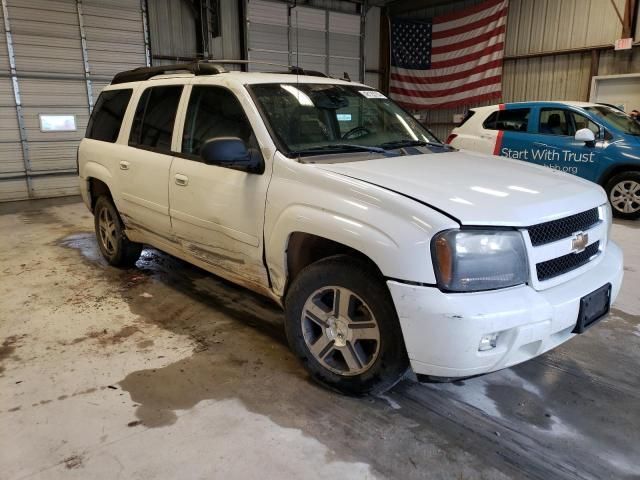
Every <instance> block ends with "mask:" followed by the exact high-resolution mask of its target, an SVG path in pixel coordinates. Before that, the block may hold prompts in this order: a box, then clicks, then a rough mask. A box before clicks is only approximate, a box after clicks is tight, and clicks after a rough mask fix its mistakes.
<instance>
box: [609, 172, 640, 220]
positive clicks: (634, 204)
mask: <svg viewBox="0 0 640 480" xmlns="http://www.w3.org/2000/svg"><path fill="white" fill-rule="evenodd" d="M605 190H606V191H607V196H608V197H609V202H610V203H611V210H612V212H613V215H615V216H616V217H618V218H624V219H627V220H633V219H636V218H640V172H623V173H620V174H618V175H616V176H614V177H613V178H611V180H609V181H608V182H607V185H606V186H605Z"/></svg>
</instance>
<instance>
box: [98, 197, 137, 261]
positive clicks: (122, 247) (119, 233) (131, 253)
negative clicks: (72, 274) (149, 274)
mask: <svg viewBox="0 0 640 480" xmlns="http://www.w3.org/2000/svg"><path fill="white" fill-rule="evenodd" d="M93 210H94V211H93V214H94V225H95V230H96V239H97V240H98V246H99V247H100V251H101V252H102V256H103V257H104V258H105V260H107V262H109V264H110V265H113V266H114V267H125V268H126V267H132V266H133V265H135V263H136V262H137V261H138V259H139V258H140V253H141V252H142V244H140V243H136V242H132V241H130V240H129V239H128V238H127V236H126V235H125V233H124V225H123V224H122V220H120V215H118V211H117V210H116V207H115V205H114V204H113V201H112V200H111V199H110V198H109V197H106V196H102V197H100V198H98V200H97V201H96V206H95V208H94V209H93Z"/></svg>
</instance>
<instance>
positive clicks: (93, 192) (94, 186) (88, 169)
mask: <svg viewBox="0 0 640 480" xmlns="http://www.w3.org/2000/svg"><path fill="white" fill-rule="evenodd" d="M83 170H84V172H83V173H84V177H85V180H86V182H87V192H88V194H89V202H90V207H91V211H93V208H94V207H95V204H96V200H97V199H98V197H99V196H100V195H103V194H106V195H108V196H109V197H110V198H111V199H112V200H113V188H112V183H113V182H112V180H113V177H112V176H111V173H110V172H109V170H108V169H107V168H106V167H105V166H104V165H100V164H99V163H95V162H89V163H87V164H86V165H85V166H84V169H83Z"/></svg>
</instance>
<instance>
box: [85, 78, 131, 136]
mask: <svg viewBox="0 0 640 480" xmlns="http://www.w3.org/2000/svg"><path fill="white" fill-rule="evenodd" d="M132 93H133V90H132V89H130V88H127V89H122V90H107V91H105V92H102V93H101V94H100V96H99V97H98V101H97V102H96V105H95V106H94V107H93V113H91V118H89V124H88V125H87V132H86V135H85V136H86V137H87V138H91V139H93V140H100V141H102V142H110V143H115V141H116V140H117V139H118V134H119V133H120V126H121V125H122V119H123V118H124V113H125V112H126V111H127V105H129V100H130V99H131V94H132Z"/></svg>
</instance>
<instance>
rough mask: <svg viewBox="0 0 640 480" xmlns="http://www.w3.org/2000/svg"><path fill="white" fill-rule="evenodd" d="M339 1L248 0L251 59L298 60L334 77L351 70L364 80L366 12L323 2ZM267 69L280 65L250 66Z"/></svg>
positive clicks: (289, 62)
mask: <svg viewBox="0 0 640 480" xmlns="http://www.w3.org/2000/svg"><path fill="white" fill-rule="evenodd" d="M335 3H336V2H332V3H330V2H319V1H318V0H315V1H314V2H313V7H309V6H296V7H291V6H289V5H288V4H287V3H285V2H274V1H268V0H248V1H247V20H248V21H247V27H246V28H247V39H248V58H249V60H255V61H263V62H272V63H277V64H280V65H294V64H298V65H299V66H300V67H302V68H304V69H308V70H314V71H319V72H323V73H325V74H328V75H331V76H334V77H342V76H343V75H344V73H345V72H346V73H347V74H348V75H349V78H351V79H353V80H359V81H361V80H362V71H361V62H360V57H361V55H362V53H361V46H362V45H361V41H362V38H361V33H362V32H361V16H360V14H358V13H355V14H354V13H344V12H343V11H333V10H330V9H329V8H328V7H323V6H322V5H323V4H326V5H330V6H335ZM353 5H354V4H345V7H346V6H349V7H350V8H352V6H353ZM342 10H344V8H343V9H342ZM354 10H355V9H354ZM265 69H267V70H269V69H279V68H278V67H265V66H264V65H259V64H253V65H251V64H250V65H249V70H255V71H259V70H263V71H264V70H265Z"/></svg>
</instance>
